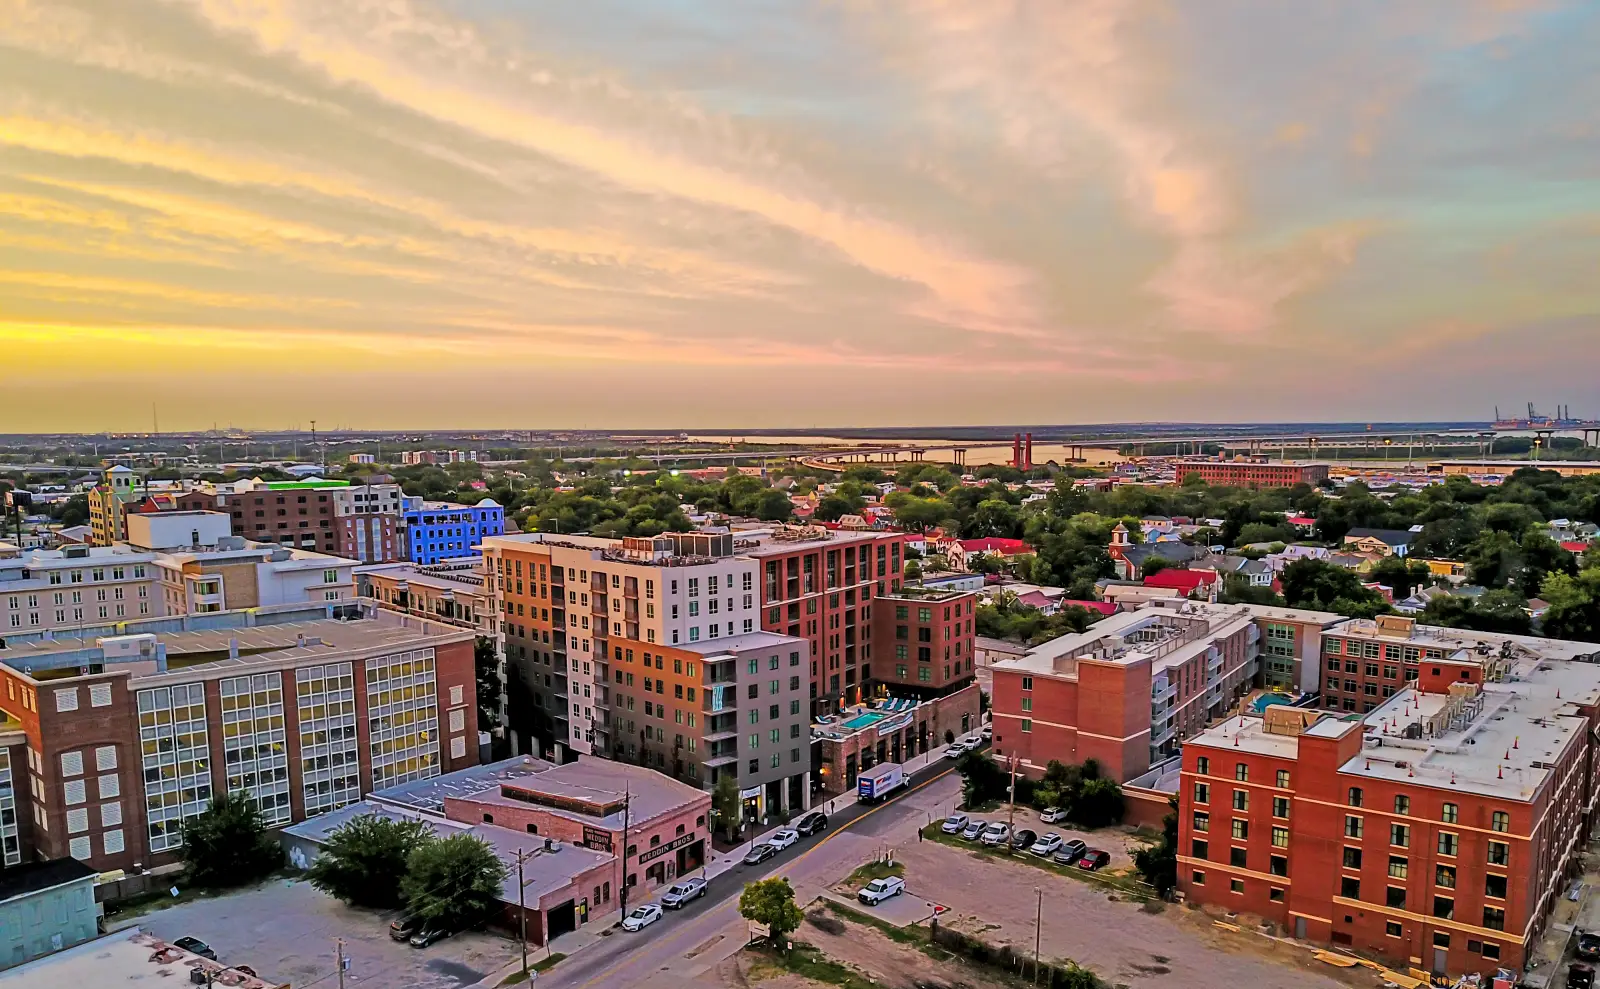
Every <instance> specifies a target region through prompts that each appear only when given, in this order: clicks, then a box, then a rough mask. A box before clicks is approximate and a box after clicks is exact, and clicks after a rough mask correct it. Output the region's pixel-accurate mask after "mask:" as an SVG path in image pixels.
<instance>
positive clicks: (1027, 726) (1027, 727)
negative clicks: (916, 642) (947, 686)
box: [917, 670, 1033, 732]
mask: <svg viewBox="0 0 1600 989" xmlns="http://www.w3.org/2000/svg"><path fill="white" fill-rule="evenodd" d="M917 672H919V673H926V672H928V671H927V670H918V671H917ZM919 679H922V680H926V679H927V677H925V676H924V677H919ZM1022 730H1023V731H1024V732H1031V731H1033V719H1032V718H1023V719H1022Z"/></svg>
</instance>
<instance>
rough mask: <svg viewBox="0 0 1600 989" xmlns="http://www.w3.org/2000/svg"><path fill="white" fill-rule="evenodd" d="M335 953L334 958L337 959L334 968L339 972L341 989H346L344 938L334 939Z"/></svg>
mask: <svg viewBox="0 0 1600 989" xmlns="http://www.w3.org/2000/svg"><path fill="white" fill-rule="evenodd" d="M333 951H334V957H335V958H336V959H337V960H336V961H335V962H334V966H335V968H336V969H337V970H338V972H339V989H344V938H342V937H336V938H334V939H333Z"/></svg>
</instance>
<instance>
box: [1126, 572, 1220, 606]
mask: <svg viewBox="0 0 1600 989" xmlns="http://www.w3.org/2000/svg"><path fill="white" fill-rule="evenodd" d="M1220 583H1221V581H1220V580H1219V579H1218V575H1217V572H1216V571H1215V570H1178V569H1176V568H1173V567H1169V568H1167V569H1166V570H1162V571H1160V572H1158V573H1153V574H1151V575H1150V576H1148V577H1146V578H1145V579H1144V586H1146V587H1170V588H1172V589H1174V590H1176V591H1178V592H1179V593H1181V594H1183V596H1185V597H1193V596H1194V595H1195V594H1196V593H1199V594H1200V596H1202V597H1205V598H1207V599H1209V598H1211V597H1213V596H1215V594H1216V590H1217V587H1218V585H1219V584H1220Z"/></svg>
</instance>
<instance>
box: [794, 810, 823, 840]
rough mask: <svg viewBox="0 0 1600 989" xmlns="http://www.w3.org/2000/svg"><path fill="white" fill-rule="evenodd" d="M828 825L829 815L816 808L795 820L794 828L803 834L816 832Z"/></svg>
mask: <svg viewBox="0 0 1600 989" xmlns="http://www.w3.org/2000/svg"><path fill="white" fill-rule="evenodd" d="M827 826H828V815H827V814H824V813H823V812H822V811H820V810H814V811H812V812H811V813H809V814H807V815H806V816H805V817H802V818H800V820H798V821H796V822H794V829H795V830H796V831H798V832H800V833H801V834H808V835H809V834H816V833H817V832H819V831H821V830H822V829H824V828H826V827H827Z"/></svg>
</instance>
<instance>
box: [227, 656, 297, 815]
mask: <svg viewBox="0 0 1600 989" xmlns="http://www.w3.org/2000/svg"><path fill="white" fill-rule="evenodd" d="M217 687H218V692H219V694H220V697H221V703H222V753H223V761H224V764H225V766H226V771H227V780H228V790H229V792H238V791H244V792H245V793H247V794H249V795H250V797H251V798H252V799H254V801H255V803H256V806H257V807H258V808H259V809H260V811H261V816H262V817H263V818H265V820H266V822H267V823H268V824H269V825H278V824H287V823H288V822H289V819H290V811H289V761H288V756H287V752H288V747H287V745H286V744H285V735H284V719H283V677H282V674H279V673H258V674H256V675H255V676H245V677H232V678H228V679H225V680H221V681H219V682H218V684H217Z"/></svg>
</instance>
